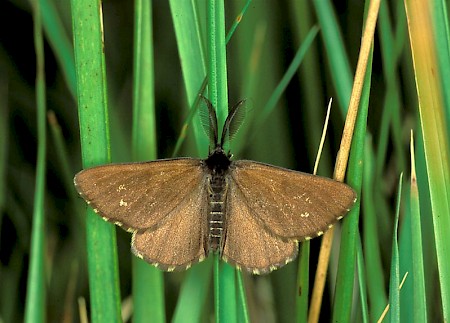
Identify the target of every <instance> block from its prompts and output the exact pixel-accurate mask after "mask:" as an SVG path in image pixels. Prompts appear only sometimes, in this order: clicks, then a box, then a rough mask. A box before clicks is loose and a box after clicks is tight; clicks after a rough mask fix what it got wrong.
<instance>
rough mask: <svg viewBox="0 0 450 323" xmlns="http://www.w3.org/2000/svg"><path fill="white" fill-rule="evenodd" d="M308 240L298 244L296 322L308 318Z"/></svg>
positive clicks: (304, 320)
mask: <svg viewBox="0 0 450 323" xmlns="http://www.w3.org/2000/svg"><path fill="white" fill-rule="evenodd" d="M310 249H311V248H310V242H309V241H305V242H302V243H300V246H299V260H298V264H299V265H298V273H297V279H298V281H297V290H298V293H297V294H296V301H297V304H296V308H297V313H296V314H297V317H296V322H299V323H300V322H306V321H307V319H308V301H309V298H308V297H309V254H310Z"/></svg>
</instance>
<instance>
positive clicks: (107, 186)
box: [74, 158, 204, 231]
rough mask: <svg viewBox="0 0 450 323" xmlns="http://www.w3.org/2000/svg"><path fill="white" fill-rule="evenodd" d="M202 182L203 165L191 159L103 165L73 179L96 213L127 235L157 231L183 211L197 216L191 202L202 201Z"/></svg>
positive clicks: (86, 170) (87, 170)
mask: <svg viewBox="0 0 450 323" xmlns="http://www.w3.org/2000/svg"><path fill="white" fill-rule="evenodd" d="M203 181H204V175H203V172H202V167H201V161H200V160H198V159H192V158H179V159H166V160H157V161H151V162H145V163H129V164H110V165H103V166H98V167H93V168H88V169H85V170H83V171H81V172H79V173H78V174H77V175H75V178H74V183H75V187H76V189H77V190H78V192H79V194H80V195H81V197H82V198H83V199H85V200H86V202H87V203H88V204H89V205H90V206H91V207H92V208H93V209H94V211H95V212H96V213H98V214H99V215H100V216H102V217H103V218H104V219H105V220H107V221H109V222H113V223H115V224H117V225H119V226H122V227H123V228H124V229H126V230H128V231H136V230H138V231H143V230H145V229H148V228H151V227H154V226H156V225H157V224H158V223H159V222H161V221H162V220H163V219H164V218H165V217H166V216H168V215H169V214H171V213H176V212H179V210H180V209H183V208H189V207H195V206H197V207H196V211H197V212H198V208H199V206H198V204H197V205H189V201H192V200H195V199H196V198H199V194H201V192H199V191H198V189H197V188H198V187H199V186H200V185H202V182H203ZM197 214H198V213H197Z"/></svg>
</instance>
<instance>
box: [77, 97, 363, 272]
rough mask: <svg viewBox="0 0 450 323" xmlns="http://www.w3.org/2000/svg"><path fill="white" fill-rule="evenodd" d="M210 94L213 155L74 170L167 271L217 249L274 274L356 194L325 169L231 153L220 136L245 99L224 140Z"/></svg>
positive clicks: (105, 212) (100, 209) (144, 254)
mask: <svg viewBox="0 0 450 323" xmlns="http://www.w3.org/2000/svg"><path fill="white" fill-rule="evenodd" d="M205 102H206V105H207V107H208V113H209V116H208V121H209V123H210V129H211V132H210V138H211V140H212V142H213V143H214V150H212V152H211V153H210V154H209V156H208V158H207V159H205V160H202V159H194V158H175V159H161V160H156V161H150V162H144V163H127V164H110V165H103V166H98V167H92V168H89V169H86V170H83V171H81V172H79V173H78V174H76V176H75V178H74V183H75V187H76V189H77V190H78V192H79V193H80V195H81V197H82V198H83V199H85V200H86V202H87V203H88V204H89V205H90V206H91V207H92V208H93V209H94V211H95V212H96V213H98V214H99V215H100V216H101V217H103V219H105V220H106V221H109V222H112V223H114V224H116V225H118V226H120V227H122V228H123V229H125V230H127V231H129V232H132V233H133V238H132V242H131V249H132V251H133V253H134V254H135V255H136V256H138V257H139V258H142V259H144V260H145V261H147V262H149V263H150V264H153V265H154V266H156V267H158V268H160V269H162V270H166V271H173V270H183V269H188V268H189V267H191V266H192V265H193V264H194V263H197V262H200V261H202V260H203V259H205V258H206V257H207V256H208V255H209V254H210V253H218V254H219V255H220V257H221V258H222V259H223V260H225V261H226V262H228V263H230V264H232V265H234V266H236V267H237V268H239V269H242V270H245V271H247V272H250V273H253V274H265V273H269V272H271V271H272V270H274V269H277V268H280V267H282V266H284V265H286V264H287V263H288V262H290V261H292V260H293V259H294V258H295V257H296V256H297V252H298V242H299V241H303V240H309V239H311V238H314V237H317V236H320V235H322V234H323V233H324V232H325V231H326V230H328V229H329V228H331V227H332V225H333V224H334V223H335V222H336V221H338V220H340V219H341V218H342V217H343V216H344V215H345V214H346V213H347V212H348V211H349V210H350V208H351V207H352V205H353V204H354V202H355V201H356V193H355V191H354V190H353V189H352V188H350V187H349V186H348V185H346V184H343V183H340V182H337V181H334V180H331V179H328V178H323V177H319V176H314V175H311V174H306V173H302V172H297V171H293V170H289V169H285V168H281V167H276V166H272V165H267V164H263V163H258V162H254V161H248V160H239V161H232V160H231V159H230V158H231V155H230V153H226V152H225V151H224V149H223V145H224V142H225V140H226V139H227V138H228V137H227V136H228V135H230V136H232V135H233V134H234V132H236V131H237V128H238V126H236V125H235V124H233V118H235V117H236V115H237V114H238V113H239V109H240V108H241V107H242V103H243V101H241V102H239V103H238V104H237V105H235V106H234V107H233V108H232V109H230V112H229V114H228V117H227V119H226V121H225V124H224V127H223V130H222V135H221V138H220V141H219V136H218V131H217V117H216V113H215V111H214V109H213V107H212V105H211V103H210V102H209V101H207V100H206V99H205ZM236 119H237V118H236Z"/></svg>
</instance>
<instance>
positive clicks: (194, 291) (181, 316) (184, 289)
mask: <svg viewBox="0 0 450 323" xmlns="http://www.w3.org/2000/svg"><path fill="white" fill-rule="evenodd" d="M212 265H213V258H212V257H209V258H208V259H206V260H205V261H204V262H203V263H202V265H197V266H193V267H192V268H191V269H189V271H188V272H187V277H186V279H185V280H184V282H183V285H182V286H181V290H180V294H179V296H178V302H177V305H176V307H175V311H174V314H173V318H172V322H173V323H183V322H201V319H202V313H203V311H204V307H205V303H206V299H207V297H208V295H210V286H211V273H212V268H211V267H212Z"/></svg>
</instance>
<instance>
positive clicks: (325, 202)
mask: <svg viewBox="0 0 450 323" xmlns="http://www.w3.org/2000/svg"><path fill="white" fill-rule="evenodd" d="M230 176H231V178H232V179H233V181H234V182H235V185H236V187H237V189H238V190H239V191H240V192H241V194H242V196H243V201H244V203H246V204H247V207H248V209H249V211H250V213H251V215H252V216H253V217H254V218H255V219H257V220H258V221H260V223H261V224H262V225H263V226H264V227H265V228H266V229H267V230H269V231H270V232H272V233H273V234H275V235H277V236H279V237H282V238H285V239H295V240H298V241H300V240H308V239H311V238H313V237H315V236H319V235H321V234H323V232H324V231H326V230H328V229H329V228H330V227H331V226H332V225H333V224H334V223H335V222H336V221H338V220H339V219H341V218H342V217H343V216H344V215H345V214H346V213H347V212H348V211H349V209H350V208H351V207H352V205H353V204H354V202H355V201H356V193H355V191H354V190H353V189H352V188H350V187H349V186H348V185H346V184H343V183H340V182H337V181H334V180H331V179H328V178H324V177H319V176H314V175H311V174H306V173H301V172H296V171H292V170H289V169H285V168H281V167H275V166H271V165H266V164H262V163H257V162H252V161H236V162H233V163H232V165H231V166H230Z"/></svg>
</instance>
